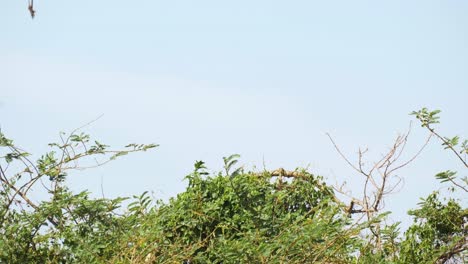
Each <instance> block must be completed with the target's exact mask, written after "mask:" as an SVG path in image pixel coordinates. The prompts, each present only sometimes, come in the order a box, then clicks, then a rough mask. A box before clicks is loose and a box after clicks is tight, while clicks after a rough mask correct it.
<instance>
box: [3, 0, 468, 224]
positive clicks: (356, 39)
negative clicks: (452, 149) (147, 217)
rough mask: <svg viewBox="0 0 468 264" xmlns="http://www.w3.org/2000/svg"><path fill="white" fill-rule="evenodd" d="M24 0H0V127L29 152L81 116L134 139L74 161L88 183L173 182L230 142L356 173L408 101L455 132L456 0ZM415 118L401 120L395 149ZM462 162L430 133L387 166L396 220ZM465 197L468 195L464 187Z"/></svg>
mask: <svg viewBox="0 0 468 264" xmlns="http://www.w3.org/2000/svg"><path fill="white" fill-rule="evenodd" d="M34 3H35V9H36V10H37V13H36V18H34V19H33V20H32V19H31V18H30V17H29V14H28V11H27V1H2V3H0V125H1V129H2V132H3V133H5V134H6V135H7V136H9V137H10V138H13V139H14V140H15V142H16V143H17V144H18V145H19V146H21V147H23V148H25V149H27V150H28V151H29V152H31V153H34V154H35V156H34V157H36V158H37V157H39V156H40V155H41V154H42V153H44V152H46V151H47V150H48V147H47V143H49V142H54V141H57V140H58V139H59V132H60V131H65V132H70V131H72V130H73V129H75V128H77V127H80V126H81V125H83V124H85V123H88V122H89V121H91V120H94V119H95V118H97V117H99V116H101V115H102V117H101V118H100V119H99V120H97V121H96V122H94V123H92V124H91V125H89V126H87V127H86V128H85V132H87V133H90V134H91V135H92V136H93V137H94V138H96V139H98V140H99V141H101V142H103V143H106V144H108V145H111V146H115V147H118V146H123V145H126V144H127V143H133V142H138V143H156V144H160V147H159V148H157V149H155V150H153V151H151V152H147V153H138V154H135V155H131V156H126V157H125V158H122V159H120V160H117V161H116V162H114V163H111V164H108V165H105V166H103V167H100V168H97V169H94V170H87V171H83V172H79V173H76V175H71V176H70V177H69V178H68V182H69V183H70V185H71V187H72V189H74V190H76V191H79V190H83V189H88V190H90V191H91V192H92V193H94V194H96V195H97V196H99V195H101V187H102V189H103V190H104V193H105V196H106V197H116V196H131V195H133V194H139V193H142V192H143V191H151V192H153V195H154V197H155V198H158V199H159V198H161V199H168V198H169V197H173V196H175V195H176V194H177V193H180V192H182V191H183V190H184V188H185V186H186V184H187V183H186V182H185V181H183V178H184V176H185V175H187V174H188V173H190V172H191V171H192V169H193V164H194V162H195V161H196V160H203V161H205V162H206V163H207V166H208V168H209V169H210V171H212V172H217V171H220V170H221V168H222V157H223V156H228V155H230V154H234V153H238V154H240V155H241V160H240V163H241V164H243V165H244V166H245V168H247V169H253V170H263V169H264V168H266V169H269V170H273V169H276V168H279V167H284V168H285V169H289V170H293V169H294V168H296V167H307V168H308V169H309V170H310V171H311V172H312V173H315V174H320V175H322V176H324V177H325V178H326V180H327V181H328V182H329V183H332V184H333V183H341V182H343V181H346V182H347V183H348V184H349V188H350V190H353V193H355V194H356V195H359V194H360V193H361V191H360V190H361V189H362V188H361V184H362V183H361V181H360V178H359V175H356V174H355V173H354V172H353V171H352V169H350V167H349V166H347V164H346V162H345V161H344V160H343V159H342V158H341V157H340V156H339V155H338V153H337V152H336V151H335V149H334V147H333V145H332V144H331V143H330V141H329V140H328V138H327V137H326V135H325V133H327V132H329V133H331V135H332V136H333V138H334V139H335V141H336V142H337V143H338V145H339V146H340V148H341V150H342V151H343V153H345V154H346V155H347V156H348V157H349V158H350V160H352V161H356V158H357V151H358V149H359V148H360V147H361V148H365V147H368V148H369V149H370V152H369V154H368V157H367V160H368V163H369V164H370V163H372V161H374V160H377V159H378V158H379V157H380V156H381V154H383V153H384V152H385V151H387V150H388V148H389V147H390V146H391V145H392V143H393V140H394V138H395V137H396V136H397V135H398V133H403V132H405V131H406V130H407V129H408V126H409V123H410V121H411V120H413V121H414V117H412V116H410V115H408V114H409V113H410V112H411V111H413V110H417V109H420V108H421V107H428V108H430V109H441V110H442V113H441V116H442V124H441V125H439V126H438V129H439V131H440V132H441V134H443V135H447V136H452V135H460V136H468V125H467V124H466V122H465V121H466V113H467V110H466V103H467V98H468V75H467V74H466V73H467V72H468V30H467V27H468V17H467V16H466V14H467V13H468V2H467V1H461V0H459V1H455V0H452V1H427V0H425V1H397V0H396V1H274V0H269V1H263V0H258V1H243V0H237V1H206V0H199V1H182V0H175V1H159V0H152V1H143V0H139V1H132V2H129V1H115V0H114V1H108V0H102V1H90V0H83V1H52V0H51V1H41V0H36V1H35V2H34ZM426 137H427V132H426V131H424V130H423V129H422V128H420V127H418V126H417V125H413V129H412V133H411V137H410V142H409V146H408V148H407V152H406V154H405V156H404V157H405V158H409V157H411V155H412V154H414V153H416V151H417V150H418V148H419V147H420V146H421V145H422V144H423V143H424V141H425V139H426ZM454 168H455V169H461V170H463V168H461V167H460V166H459V165H458V161H457V160H456V158H454V156H452V155H451V154H449V153H447V152H444V151H443V149H442V148H441V147H440V144H438V143H437V142H436V141H432V142H431V143H430V144H429V145H428V147H427V148H426V149H425V151H424V152H423V153H422V154H421V155H420V156H419V158H418V159H417V160H416V161H415V162H413V163H412V164H411V165H410V166H408V167H406V168H404V169H402V170H400V171H399V173H398V176H400V177H402V178H403V179H404V184H403V185H402V186H401V188H400V189H399V191H398V192H397V193H394V194H391V195H390V196H389V197H388V198H387V201H386V203H385V205H386V209H387V210H391V211H393V212H394V214H393V216H392V217H391V218H392V220H394V221H403V222H405V223H408V222H409V221H410V218H409V217H408V216H405V213H406V211H407V210H408V209H410V208H414V207H415V206H416V204H417V203H418V202H419V198H420V197H424V196H427V195H428V194H429V193H431V192H432V191H433V190H438V189H440V188H441V187H440V185H439V184H438V183H437V181H436V180H435V179H434V175H435V174H436V173H437V172H440V171H442V170H447V169H454ZM464 201H466V200H464Z"/></svg>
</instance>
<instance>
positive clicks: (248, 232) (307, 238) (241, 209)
mask: <svg viewBox="0 0 468 264" xmlns="http://www.w3.org/2000/svg"><path fill="white" fill-rule="evenodd" d="M439 112H440V111H429V110H427V109H422V110H420V111H418V112H413V114H414V115H416V117H417V118H418V119H419V120H420V121H421V124H422V126H423V127H426V128H427V129H429V130H430V132H431V133H432V134H434V135H436V136H437V137H438V138H439V139H440V140H441V142H442V145H443V146H444V147H445V148H447V149H449V150H451V151H452V152H453V153H454V154H455V155H456V157H457V158H458V159H460V160H461V161H462V163H463V164H466V160H465V159H464V157H463V156H461V155H464V154H466V153H468V152H467V144H468V143H467V141H466V140H465V141H461V140H460V138H459V137H458V136H455V137H452V138H446V137H442V136H440V135H438V134H437V132H436V131H435V130H434V129H433V128H432V127H431V125H433V124H436V123H438V122H439V117H438V113H439ZM61 136H62V140H61V142H60V143H52V144H49V146H50V147H51V148H53V149H52V150H51V151H49V152H47V153H45V154H44V155H42V156H41V157H40V158H39V159H38V160H37V161H36V162H33V161H31V160H30V157H31V155H30V154H29V153H27V152H25V151H23V150H21V149H20V148H18V147H16V146H15V144H14V143H13V140H11V139H8V138H7V137H5V135H3V134H2V133H1V132H0V149H1V151H2V152H1V153H3V154H2V155H3V156H1V157H0V182H1V187H2V189H1V190H0V263H187V264H188V263H368V264H374V263H400V264H404V263H466V262H467V253H466V251H467V250H468V245H467V241H468V238H467V236H468V231H467V227H468V209H466V208H464V207H463V206H462V205H461V203H460V202H459V201H458V200H455V199H453V198H450V197H448V198H440V194H439V192H434V193H432V194H430V195H429V196H428V197H427V198H425V199H422V201H421V203H420V204H419V205H418V208H416V209H413V210H410V211H409V215H410V216H412V217H413V219H414V223H413V224H412V225H411V226H410V227H409V228H408V230H406V232H404V233H401V231H400V226H399V223H393V224H386V219H387V217H388V215H389V214H390V212H385V213H382V212H380V211H373V212H372V213H369V212H365V211H362V210H361V211H359V210H356V209H355V208H354V209H353V206H354V205H353V203H351V205H350V206H347V205H345V204H344V203H343V202H342V201H341V200H340V199H338V198H337V196H336V195H335V191H334V190H333V188H332V187H331V186H329V185H327V184H326V183H325V181H324V179H323V178H322V177H320V176H317V175H313V174H311V173H309V172H307V171H305V170H301V169H297V170H295V171H293V172H287V171H285V170H283V169H280V170H276V171H274V172H269V171H263V172H252V171H245V170H244V169H243V168H242V167H238V159H239V155H237V154H234V155H231V156H228V157H224V158H223V162H224V166H223V172H220V173H216V174H209V173H208V172H207V168H206V166H205V164H204V162H202V161H197V162H196V163H195V166H194V170H193V172H192V173H191V174H189V175H187V176H186V178H185V179H186V181H187V183H188V186H187V188H186V190H185V191H184V192H182V193H180V194H178V195H177V196H176V197H174V198H171V199H170V200H169V201H168V202H162V201H159V200H154V199H152V198H151V196H150V195H149V193H148V192H144V193H142V194H141V195H135V196H133V197H132V198H124V197H119V198H116V199H106V198H91V195H90V194H89V193H88V192H87V191H83V192H78V193H73V192H72V191H70V190H69V189H68V188H67V186H66V185H65V180H66V177H68V172H69V170H74V169H79V168H88V167H95V166H100V165H103V164H105V163H107V162H109V161H112V160H115V159H116V158H119V157H121V156H124V155H127V154H129V153H133V152H141V151H147V150H149V149H152V148H154V147H156V146H157V145H154V144H149V145H145V144H128V145H126V146H125V147H124V148H123V149H120V150H111V149H110V147H109V146H107V145H105V144H102V143H100V142H98V141H96V140H91V138H90V136H89V135H87V134H84V133H79V134H78V133H72V134H71V135H69V136H68V137H65V134H61ZM460 142H461V143H460ZM456 148H459V149H456ZM455 150H456V151H455ZM89 162H91V165H89V164H88V165H86V164H87V163H89ZM83 164H84V165H83ZM12 168H14V169H17V171H16V172H10V171H9V170H11V169H12ZM436 178H437V179H439V180H440V181H441V182H444V183H449V184H451V187H453V190H454V191H455V190H459V191H462V192H463V191H466V189H465V188H466V184H467V182H466V177H465V178H464V179H465V180H463V179H462V180H461V181H459V179H458V178H457V177H456V172H454V171H452V170H446V171H444V172H441V173H439V174H437V175H436ZM33 188H39V189H41V188H42V189H43V191H44V193H43V194H44V197H45V198H44V199H42V200H39V201H37V200H33V199H32V195H31V194H30V190H31V189H33ZM450 194H451V192H449V193H444V196H443V197H445V196H448V195H450ZM382 199H383V198H382ZM124 204H126V205H124ZM353 210H354V211H353ZM354 214H357V215H354ZM359 214H361V215H359ZM364 217H365V218H364ZM364 219H365V220H364Z"/></svg>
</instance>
